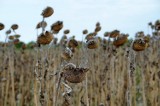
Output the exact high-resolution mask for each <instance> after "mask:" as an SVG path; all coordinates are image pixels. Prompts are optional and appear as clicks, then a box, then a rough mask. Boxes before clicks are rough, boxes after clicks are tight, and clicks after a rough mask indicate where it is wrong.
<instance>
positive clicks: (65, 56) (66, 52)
mask: <svg viewBox="0 0 160 106" xmlns="http://www.w3.org/2000/svg"><path fill="white" fill-rule="evenodd" d="M61 57H62V59H64V60H70V59H71V58H72V57H73V53H72V51H71V50H70V49H69V48H65V50H64V51H63V53H62V54H61Z"/></svg>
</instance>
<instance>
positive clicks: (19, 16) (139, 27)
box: [0, 0, 160, 43]
mask: <svg viewBox="0 0 160 106" xmlns="http://www.w3.org/2000/svg"><path fill="white" fill-rule="evenodd" d="M47 6H51V7H52V8H53V9H54V14H53V15H52V16H51V17H49V18H46V19H45V21H46V22H47V23H48V26H47V28H46V30H50V26H51V24H53V23H54V22H56V21H58V20H60V21H63V23H64V27H63V29H62V30H61V31H60V33H59V34H58V35H55V36H56V37H58V38H60V37H62V35H63V31H64V30H65V29H70V34H69V35H67V36H69V37H70V36H73V35H75V36H76V38H77V39H79V40H80V39H81V37H82V30H84V29H88V31H89V32H93V31H94V29H95V24H96V22H100V23H101V27H102V30H101V31H100V32H99V33H98V36H101V37H103V34H104V32H106V31H112V30H114V29H118V30H120V31H121V32H122V33H128V34H129V35H130V37H134V35H135V33H136V32H137V31H144V32H145V34H148V33H151V32H150V31H148V23H149V22H155V21H156V20H157V19H160V12H158V11H160V0H0V22H1V23H3V24H5V29H4V30H3V31H0V41H4V39H5V32H6V30H8V29H9V28H10V26H11V25H12V24H15V23H16V24H18V25H19V29H18V30H17V31H16V32H17V33H18V34H20V35H21V38H20V40H22V41H24V42H26V43H27V42H29V41H36V39H37V31H36V29H35V27H36V25H37V23H38V22H40V21H41V20H42V16H41V15H40V14H41V13H42V10H43V9H44V8H46V7H47ZM39 33H40V31H39ZM13 34H14V33H12V34H11V35H13Z"/></svg>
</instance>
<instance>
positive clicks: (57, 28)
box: [51, 21, 63, 34]
mask: <svg viewBox="0 0 160 106" xmlns="http://www.w3.org/2000/svg"><path fill="white" fill-rule="evenodd" d="M62 28H63V22H62V21H57V22H55V23H53V24H52V25H51V31H52V33H54V34H57V33H58V32H59V31H60V30H61V29H62Z"/></svg>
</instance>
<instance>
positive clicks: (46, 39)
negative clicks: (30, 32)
mask: <svg viewBox="0 0 160 106" xmlns="http://www.w3.org/2000/svg"><path fill="white" fill-rule="evenodd" d="M52 40H53V35H52V34H51V33H50V32H49V31H46V32H45V34H44V33H41V34H40V36H39V37H38V39H37V43H38V44H42V45H46V44H49V43H50V42H51V41H52Z"/></svg>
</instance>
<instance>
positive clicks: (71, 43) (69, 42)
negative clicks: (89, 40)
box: [68, 38, 78, 48]
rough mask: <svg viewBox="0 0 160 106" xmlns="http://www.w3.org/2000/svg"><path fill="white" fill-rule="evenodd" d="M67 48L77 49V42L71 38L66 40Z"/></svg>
mask: <svg viewBox="0 0 160 106" xmlns="http://www.w3.org/2000/svg"><path fill="white" fill-rule="evenodd" d="M68 47H69V48H76V47H78V41H77V40H75V39H74V38H71V39H69V40H68Z"/></svg>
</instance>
